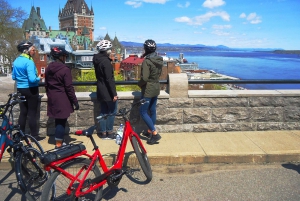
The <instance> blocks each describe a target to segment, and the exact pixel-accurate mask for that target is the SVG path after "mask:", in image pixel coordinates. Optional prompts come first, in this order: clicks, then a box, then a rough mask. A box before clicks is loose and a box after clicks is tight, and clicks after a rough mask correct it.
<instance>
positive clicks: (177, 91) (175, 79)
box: [168, 73, 189, 98]
mask: <svg viewBox="0 0 300 201" xmlns="http://www.w3.org/2000/svg"><path fill="white" fill-rule="evenodd" d="M168 79H169V85H168V92H169V95H170V98H188V87H189V85H188V84H189V83H188V77H187V74H186V73H169V74H168Z"/></svg>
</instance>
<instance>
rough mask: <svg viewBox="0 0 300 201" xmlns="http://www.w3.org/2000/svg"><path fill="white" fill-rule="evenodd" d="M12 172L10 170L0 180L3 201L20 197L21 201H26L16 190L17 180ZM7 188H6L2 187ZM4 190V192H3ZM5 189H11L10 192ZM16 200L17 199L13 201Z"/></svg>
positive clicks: (19, 191)
mask: <svg viewBox="0 0 300 201" xmlns="http://www.w3.org/2000/svg"><path fill="white" fill-rule="evenodd" d="M14 174H15V172H14V170H10V171H9V172H8V173H7V174H6V175H5V176H4V177H3V178H2V179H1V180H0V192H1V194H2V195H6V194H7V193H8V194H7V196H6V198H4V201H10V200H12V199H13V198H16V196H17V197H20V200H21V201H26V197H25V196H23V195H22V191H21V190H20V189H19V188H18V184H17V179H16V178H15V175H14ZM4 186H7V187H4ZM3 189H5V192H3ZM7 189H11V190H10V192H9V190H7ZM15 200H18V199H15Z"/></svg>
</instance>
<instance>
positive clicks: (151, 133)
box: [138, 39, 163, 145]
mask: <svg viewBox="0 0 300 201" xmlns="http://www.w3.org/2000/svg"><path fill="white" fill-rule="evenodd" d="M155 50H156V43H155V41H154V40H151V39H148V40H146V41H145V43H144V51H145V53H144V54H143V55H142V57H143V58H144V61H143V63H142V67H141V76H140V77H141V78H140V80H139V81H138V86H139V87H140V88H141V90H142V96H141V98H142V99H145V100H146V103H144V104H143V105H141V107H140V114H141V117H142V119H143V120H144V122H145V123H146V125H147V127H148V131H147V132H145V133H144V134H145V135H146V136H148V137H150V138H149V140H148V141H147V143H148V144H151V145H152V144H155V143H156V142H157V141H159V140H160V139H161V136H160V135H159V134H158V132H157V130H156V128H155V123H156V104H157V98H158V95H159V94H160V84H159V77H160V75H161V72H162V67H163V58H162V57H161V56H159V55H158V53H157V52H155ZM148 111H149V113H150V115H149V114H148Z"/></svg>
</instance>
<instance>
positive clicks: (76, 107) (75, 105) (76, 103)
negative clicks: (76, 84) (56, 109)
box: [74, 102, 79, 110]
mask: <svg viewBox="0 0 300 201" xmlns="http://www.w3.org/2000/svg"><path fill="white" fill-rule="evenodd" d="M74 110H79V104H78V102H75V103H74Z"/></svg>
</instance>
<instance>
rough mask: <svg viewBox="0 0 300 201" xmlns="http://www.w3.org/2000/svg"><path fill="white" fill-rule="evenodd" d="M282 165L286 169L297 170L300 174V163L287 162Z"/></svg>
mask: <svg viewBox="0 0 300 201" xmlns="http://www.w3.org/2000/svg"><path fill="white" fill-rule="evenodd" d="M281 166H282V167H284V168H286V169H291V170H295V171H296V172H298V174H300V164H292V163H286V164H282V165H281Z"/></svg>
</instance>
